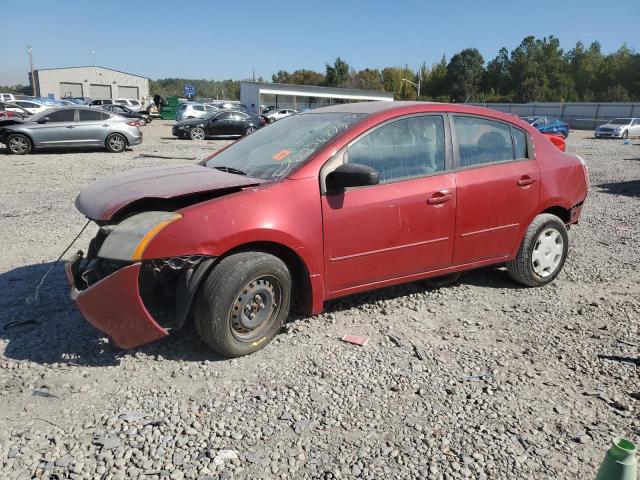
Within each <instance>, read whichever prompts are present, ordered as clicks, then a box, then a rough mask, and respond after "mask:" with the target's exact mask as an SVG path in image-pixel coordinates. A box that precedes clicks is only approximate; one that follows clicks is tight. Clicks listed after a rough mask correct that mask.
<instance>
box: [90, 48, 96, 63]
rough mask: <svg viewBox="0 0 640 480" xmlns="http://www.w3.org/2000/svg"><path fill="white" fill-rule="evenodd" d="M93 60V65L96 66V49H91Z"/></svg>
mask: <svg viewBox="0 0 640 480" xmlns="http://www.w3.org/2000/svg"><path fill="white" fill-rule="evenodd" d="M91 61H92V63H93V66H94V67H95V66H96V51H95V50H94V49H91Z"/></svg>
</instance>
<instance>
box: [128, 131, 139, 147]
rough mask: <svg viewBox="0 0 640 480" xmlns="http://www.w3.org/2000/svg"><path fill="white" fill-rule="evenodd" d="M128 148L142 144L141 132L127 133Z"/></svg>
mask: <svg viewBox="0 0 640 480" xmlns="http://www.w3.org/2000/svg"><path fill="white" fill-rule="evenodd" d="M127 140H128V143H129V146H133V145H140V144H141V143H142V132H141V131H139V132H137V133H129V134H128V135H127Z"/></svg>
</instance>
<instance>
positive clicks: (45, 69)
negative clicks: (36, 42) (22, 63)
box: [34, 65, 150, 80]
mask: <svg viewBox="0 0 640 480" xmlns="http://www.w3.org/2000/svg"><path fill="white" fill-rule="evenodd" d="M74 68H101V69H103V70H111V71H112V72H118V73H124V74H125V75H131V76H132V77H139V78H144V79H146V80H150V79H149V77H143V76H142V75H136V74H135V73H129V72H123V71H122V70H116V69H115V68H107V67H101V66H100V65H81V66H79V67H57V68H36V69H34V71H35V72H44V71H48V70H71V69H74Z"/></svg>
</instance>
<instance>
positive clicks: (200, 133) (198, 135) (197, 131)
mask: <svg viewBox="0 0 640 480" xmlns="http://www.w3.org/2000/svg"><path fill="white" fill-rule="evenodd" d="M189 136H190V137H191V140H204V136H205V135H204V129H202V128H200V127H196V128H192V129H191V132H189Z"/></svg>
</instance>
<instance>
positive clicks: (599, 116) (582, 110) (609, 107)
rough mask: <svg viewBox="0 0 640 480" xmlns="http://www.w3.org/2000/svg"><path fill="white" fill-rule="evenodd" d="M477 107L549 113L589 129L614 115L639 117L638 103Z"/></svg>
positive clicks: (521, 113) (572, 125) (523, 113)
mask: <svg viewBox="0 0 640 480" xmlns="http://www.w3.org/2000/svg"><path fill="white" fill-rule="evenodd" d="M472 105H475V106H478V107H486V108H491V109H493V110H498V111H500V112H507V113H513V114H514V115H517V116H519V117H528V116H531V115H549V116H552V117H557V118H559V119H561V120H562V121H564V122H567V123H568V124H569V126H570V128H575V129H577V130H591V129H595V128H596V127H597V126H598V125H602V124H604V123H607V121H608V120H610V119H612V118H615V117H640V103H553V102H545V103H474V104H472Z"/></svg>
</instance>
